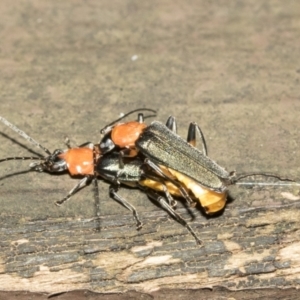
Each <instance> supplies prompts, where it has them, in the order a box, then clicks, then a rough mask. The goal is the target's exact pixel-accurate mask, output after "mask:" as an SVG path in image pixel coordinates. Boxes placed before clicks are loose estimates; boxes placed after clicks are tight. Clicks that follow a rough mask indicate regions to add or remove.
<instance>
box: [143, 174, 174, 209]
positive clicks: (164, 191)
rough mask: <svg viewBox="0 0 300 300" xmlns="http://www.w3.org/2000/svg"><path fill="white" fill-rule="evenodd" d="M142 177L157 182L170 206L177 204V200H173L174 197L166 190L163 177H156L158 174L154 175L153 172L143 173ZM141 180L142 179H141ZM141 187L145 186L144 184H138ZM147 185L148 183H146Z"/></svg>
mask: <svg viewBox="0 0 300 300" xmlns="http://www.w3.org/2000/svg"><path fill="white" fill-rule="evenodd" d="M143 178H146V179H150V180H153V181H155V182H157V183H159V184H160V185H161V187H162V192H163V193H164V194H165V196H166V199H167V200H168V203H169V205H170V206H171V207H172V208H175V207H176V206H177V201H176V200H174V198H173V197H172V196H171V194H170V192H169V191H168V188H167V186H166V184H165V182H164V181H163V179H162V178H161V177H158V176H155V175H153V174H149V173H146V174H145V173H144V174H143ZM141 181H142V180H141ZM139 186H140V187H141V188H142V189H144V188H145V187H144V186H141V185H139ZM147 186H148V185H147ZM148 188H152V187H150V186H148Z"/></svg>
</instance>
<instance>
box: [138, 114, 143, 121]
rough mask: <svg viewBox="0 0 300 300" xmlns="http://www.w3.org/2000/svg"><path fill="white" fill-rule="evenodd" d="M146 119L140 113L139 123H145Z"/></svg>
mask: <svg viewBox="0 0 300 300" xmlns="http://www.w3.org/2000/svg"><path fill="white" fill-rule="evenodd" d="M144 121H145V117H144V114H143V113H138V122H139V123H144Z"/></svg>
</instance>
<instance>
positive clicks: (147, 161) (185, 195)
mask: <svg viewBox="0 0 300 300" xmlns="http://www.w3.org/2000/svg"><path fill="white" fill-rule="evenodd" d="M144 163H145V164H146V165H148V166H149V167H150V168H151V169H152V170H154V171H155V172H156V173H157V174H158V175H159V176H161V177H163V178H164V179H166V180H167V181H171V182H172V183H173V184H174V185H175V186H177V187H178V189H179V190H180V193H181V195H182V196H183V198H185V200H186V201H187V202H188V203H189V204H190V205H191V206H194V205H195V202H194V201H193V200H192V199H191V197H190V196H189V194H188V192H187V191H186V189H185V188H184V187H183V186H182V185H181V184H180V183H179V182H177V181H176V180H175V179H174V178H173V177H170V176H168V175H166V174H165V173H164V172H163V171H162V170H161V168H160V167H159V166H158V165H156V164H155V163H154V162H153V161H151V160H150V159H148V158H146V159H145V161H144Z"/></svg>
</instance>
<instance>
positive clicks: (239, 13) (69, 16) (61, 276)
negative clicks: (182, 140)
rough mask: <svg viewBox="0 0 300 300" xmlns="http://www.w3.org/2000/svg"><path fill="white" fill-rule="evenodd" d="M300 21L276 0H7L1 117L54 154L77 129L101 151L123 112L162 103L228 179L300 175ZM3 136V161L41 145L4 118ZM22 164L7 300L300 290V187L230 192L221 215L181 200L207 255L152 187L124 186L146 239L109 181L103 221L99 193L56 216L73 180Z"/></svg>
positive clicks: (8, 217)
mask: <svg viewBox="0 0 300 300" xmlns="http://www.w3.org/2000/svg"><path fill="white" fill-rule="evenodd" d="M299 13H300V2H298V1H285V2H282V1H278V0H277V1H276V0H272V1H269V0H262V1H256V2H255V1H244V2H241V1H236V0H230V1H226V3H225V2H224V3H221V2H220V1H217V2H213V1H198V0H197V1H195V0H187V1H182V2H181V3H174V1H135V0H122V1H120V0H113V1H106V2H105V1H104V2H102V3H101V4H99V1H95V0H88V1H84V2H83V1H78V0H74V1H38V0H29V1H26V2H24V1H17V0H15V1H8V0H3V1H1V2H0V40H1V46H0V70H1V72H0V99H1V100H0V101H1V111H0V114H1V115H3V116H4V117H6V118H7V119H8V120H9V121H11V122H13V123H14V124H16V125H17V126H19V127H20V128H21V129H23V130H25V131H26V132H27V133H28V134H30V135H32V137H33V138H35V139H36V140H38V141H39V142H41V143H42V144H44V145H45V146H47V147H48V148H49V149H50V150H54V149H55V148H60V147H64V145H63V140H64V137H65V136H69V137H70V138H71V141H72V142H73V143H75V144H81V143H83V142H86V141H93V142H97V141H98V140H99V138H100V136H99V129H100V128H102V127H103V126H104V125H105V124H107V123H109V122H110V121H112V120H113V119H115V118H116V117H118V116H119V114H120V113H121V112H127V111H129V110H131V109H133V108H138V107H151V108H154V109H158V110H159V114H158V117H157V119H158V120H160V121H164V120H166V119H167V117H168V116H169V115H170V114H171V115H174V116H176V118H177V120H178V124H179V125H180V127H179V133H180V135H182V136H185V135H186V129H187V125H188V123H189V122H190V121H197V122H198V124H199V125H201V128H202V130H203V132H204V135H205V137H206V140H207V144H208V150H209V156H210V157H211V158H213V159H216V160H217V161H218V163H219V164H220V165H221V166H224V167H226V169H227V170H228V171H232V170H236V171H237V172H247V171H270V172H274V173H280V174H282V175H283V176H287V177H292V178H293V177H294V178H298V179H299V178H300V173H299V161H300V152H299V136H300V133H299V111H300V102H299V101H298V100H299V98H300V89H299V72H300V71H299V67H298V61H299V46H298V44H299V40H300V23H299V22H300V21H299V20H300V16H299ZM0 134H1V135H0V144H1V146H0V157H1V158H2V157H7V156H11V155H28V153H29V150H31V151H32V150H35V149H33V147H31V146H30V145H28V144H27V143H26V142H25V141H24V140H22V138H20V137H19V136H17V135H16V134H15V133H12V132H11V130H9V129H8V128H4V126H1V125H0ZM11 139H14V141H13V140H11ZM18 143H19V144H18ZM22 145H23V146H22ZM24 148H26V149H24ZM24 170H25V171H26V170H27V163H22V162H14V163H13V162H11V163H3V164H1V165H0V179H1V180H0V207H1V213H0V222H1V230H0V234H1V239H0V246H1V251H0V266H1V272H0V290H2V291H8V292H7V294H3V295H9V296H10V299H11V296H13V295H17V294H18V292H14V291H23V292H24V293H30V291H32V294H30V295H32V297H34V295H38V293H42V292H43V293H46V294H47V295H49V294H53V293H55V294H56V293H60V292H63V291H71V290H74V289H76V290H77V289H84V290H86V289H88V290H89V291H90V292H88V295H92V296H91V297H94V295H93V294H90V293H92V292H99V293H112V292H122V293H128V294H127V295H129V296H132V297H136V298H138V297H140V296H141V295H142V296H143V297H152V296H154V297H156V298H159V297H161V298H163V297H164V299H165V298H166V295H167V294H170V295H171V297H172V299H173V298H174V295H175V296H178V297H179V296H182V295H185V297H186V298H187V299H190V298H193V297H194V298H197V299H198V298H199V299H201V298H200V295H201V294H203V295H205V299H207V298H208V297H209V298H210V299H213V296H217V295H221V296H223V295H226V296H228V297H235V295H237V297H238V295H241V293H243V294H242V295H243V297H244V298H245V299H247V297H248V299H255V297H257V298H259V297H260V296H261V297H263V298H265V299H276V297H277V298H280V297H281V298H282V295H289V296H290V298H292V297H294V296H295V295H296V292H295V290H294V289H295V288H299V279H298V278H299V263H300V258H299V188H298V187H294V188H287V187H282V188H276V189H272V188H261V189H257V188H256V189H245V188H239V187H232V188H230V194H231V197H232V199H234V200H233V201H230V202H229V203H228V205H227V207H226V209H225V212H224V214H222V215H220V216H217V217H214V218H207V217H206V216H204V215H202V213H201V210H199V208H195V209H191V212H192V213H193V215H194V220H190V219H191V214H190V213H188V212H187V209H186V208H184V207H182V205H181V204H180V203H179V207H178V211H179V212H180V213H181V214H182V215H183V216H184V217H185V218H186V219H188V220H190V224H191V226H192V227H193V229H194V230H195V231H196V232H197V233H198V234H199V236H200V237H201V238H202V240H203V247H202V248H200V247H199V246H197V245H196V244H195V241H194V239H193V238H192V237H191V236H190V234H189V233H188V232H187V230H186V229H185V228H183V227H182V226H181V225H179V224H177V223H176V222H175V221H174V220H172V219H171V218H170V217H169V216H168V215H167V214H166V213H165V212H164V211H162V210H161V209H160V208H158V207H156V206H155V205H154V204H153V203H152V202H151V201H149V199H147V197H146V196H145V195H143V194H142V193H141V192H140V191H135V190H128V189H122V190H121V191H120V192H121V193H122V195H123V196H124V197H125V198H126V199H128V200H129V201H130V202H131V203H133V204H134V205H135V206H136V208H137V210H138V212H139V213H140V216H141V219H142V220H143V222H144V227H143V228H142V230H141V231H139V232H137V231H136V229H135V224H134V220H133V218H132V216H131V215H130V213H129V212H127V211H126V210H125V209H124V208H122V207H121V206H119V205H118V204H117V203H115V202H114V201H112V200H110V199H109V197H108V190H107V188H108V186H107V184H105V183H102V184H101V186H100V198H101V205H100V208H101V220H100V222H98V221H97V220H95V219H94V218H95V216H96V213H95V204H94V201H93V192H92V188H91V187H88V188H86V189H84V190H83V191H81V192H80V193H79V194H78V195H76V196H74V197H73V199H71V200H70V201H69V202H67V203H65V205H63V206H62V207H59V208H58V207H56V206H55V205H54V202H55V201H57V200H60V199H62V198H63V197H64V196H65V195H66V193H67V192H68V191H69V190H70V189H71V187H72V186H74V184H75V182H76V179H70V178H69V176H68V175H62V176H56V175H55V176H51V175H49V174H37V173H26V172H24V173H22V172H23V171H24ZM97 228H100V229H101V230H100V232H99V231H96V229H97ZM218 286H223V287H226V288H228V289H230V290H234V291H236V292H230V291H228V290H223V289H221V290H220V289H218V288H217V287H218ZM205 287H209V288H211V287H213V291H210V290H207V289H204V290H203V288H205ZM264 288H268V290H266V291H264V290H262V289H264ZM279 288H284V289H286V288H291V289H289V290H278V289H279ZM159 289H160V290H159ZM245 289H251V291H250V292H248V291H247V290H245ZM253 290H255V292H253ZM33 292H35V293H37V294H33ZM76 293H78V295H82V294H81V292H75V291H74V292H72V293H67V294H65V295H62V297H72V296H73V295H74V294H76ZM82 293H84V292H82ZM144 293H147V294H144ZM20 295H21V296H22V295H23V296H24V295H25V296H24V298H26V294H22V292H20ZM1 296H2V294H0V297H1ZM21 296H20V297H21ZM16 297H17V296H16ZM115 297H119V296H118V295H115ZM120 297H122V295H120ZM182 297H183V296H182ZM125 298H126V296H125ZM294 298H295V297H294Z"/></svg>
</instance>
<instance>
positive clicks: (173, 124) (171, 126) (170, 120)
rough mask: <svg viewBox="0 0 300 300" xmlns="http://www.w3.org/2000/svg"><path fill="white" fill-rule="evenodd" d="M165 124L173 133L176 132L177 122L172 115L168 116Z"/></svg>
mask: <svg viewBox="0 0 300 300" xmlns="http://www.w3.org/2000/svg"><path fill="white" fill-rule="evenodd" d="M166 126H167V127H168V128H169V129H170V130H171V131H173V132H174V133H177V123H176V120H175V118H174V117H173V116H170V117H169V118H168V120H167V122H166Z"/></svg>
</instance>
